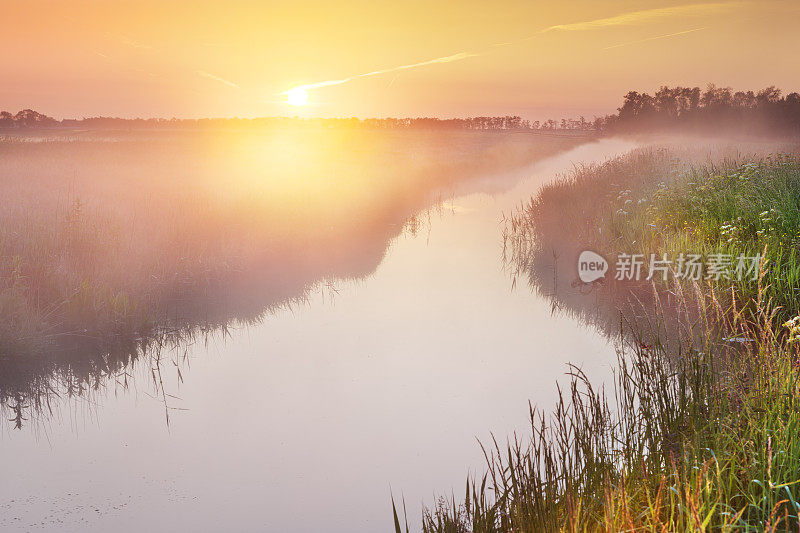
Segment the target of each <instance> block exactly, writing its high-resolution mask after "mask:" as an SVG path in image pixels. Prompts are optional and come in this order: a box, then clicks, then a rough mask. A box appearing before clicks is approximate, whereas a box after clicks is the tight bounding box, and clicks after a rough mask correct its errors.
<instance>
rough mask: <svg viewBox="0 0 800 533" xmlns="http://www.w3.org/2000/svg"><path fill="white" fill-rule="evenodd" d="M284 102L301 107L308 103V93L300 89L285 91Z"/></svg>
mask: <svg viewBox="0 0 800 533" xmlns="http://www.w3.org/2000/svg"><path fill="white" fill-rule="evenodd" d="M286 102H287V103H289V104H291V105H296V106H301V105H306V104H307V103H308V91H306V90H305V89H303V88H301V87H297V88H295V89H290V90H288V91H286Z"/></svg>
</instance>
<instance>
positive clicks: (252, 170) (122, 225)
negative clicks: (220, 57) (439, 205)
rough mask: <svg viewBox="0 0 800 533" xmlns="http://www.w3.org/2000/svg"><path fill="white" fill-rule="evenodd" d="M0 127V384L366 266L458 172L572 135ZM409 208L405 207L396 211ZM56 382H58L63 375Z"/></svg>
mask: <svg viewBox="0 0 800 533" xmlns="http://www.w3.org/2000/svg"><path fill="white" fill-rule="evenodd" d="M34 133H36V135H34V136H29V137H25V136H22V137H20V136H16V137H8V138H5V139H4V140H0V189H2V194H3V196H4V198H5V199H6V201H5V202H3V205H2V208H1V209H0V318H1V320H0V366H2V372H0V374H1V375H2V379H0V396H2V397H3V398H12V399H14V402H15V403H16V404H21V403H24V401H22V400H20V398H23V399H24V398H29V397H35V396H36V394H37V391H48V390H51V389H52V388H53V387H55V385H54V384H53V383H50V381H52V379H51V378H53V377H54V376H57V377H58V380H57V381H58V382H59V383H60V385H59V386H58V388H59V389H65V390H67V391H77V390H82V389H84V388H87V387H88V384H91V383H96V382H97V381H98V380H101V379H104V377H108V376H113V375H115V374H116V373H118V372H119V371H120V370H121V369H124V368H125V367H126V365H128V364H129V363H130V362H132V361H134V360H135V359H136V358H137V357H138V355H139V354H140V353H141V352H142V349H143V348H145V347H146V346H148V345H149V344H153V343H155V344H160V343H162V342H163V341H164V340H165V339H167V338H174V339H181V338H183V337H185V336H190V335H192V334H193V333H194V332H197V331H209V330H213V329H218V328H224V327H225V326H226V325H228V324H236V323H251V322H255V321H258V320H260V319H261V318H262V317H263V316H264V314H265V313H268V312H270V311H271V310H274V309H276V308H278V307H280V306H285V305H291V304H292V303H294V302H297V301H301V300H302V299H303V298H304V297H305V295H306V294H307V293H308V291H309V290H311V289H313V288H314V287H316V286H319V285H320V284H327V283H333V282H334V281H335V280H338V279H354V278H361V277H364V276H367V275H369V274H370V273H371V272H372V271H373V270H374V269H375V268H376V266H377V265H378V264H379V263H380V261H381V259H382V258H383V255H384V253H385V251H386V248H387V246H388V245H389V243H390V242H391V240H392V239H393V238H394V237H396V236H397V235H399V234H400V233H401V232H402V231H409V230H411V231H413V229H414V227H415V226H414V223H413V222H414V217H415V215H416V214H417V213H418V212H419V211H420V210H422V209H424V208H426V207H427V206H429V205H431V204H432V203H433V202H434V201H435V200H436V199H437V198H440V197H441V195H442V194H444V195H446V194H447V192H446V191H447V189H448V188H451V187H455V186H457V185H458V183H460V182H463V181H465V180H468V179H469V178H471V177H477V176H481V175H485V174H486V173H489V172H502V171H504V170H509V169H512V168H516V167H518V166H521V165H525V164H529V163H531V162H532V161H534V160H536V159H538V158H542V157H545V156H547V155H550V154H553V153H556V152H558V151H561V150H565V149H567V148H569V147H571V146H574V145H575V144H577V143H579V142H582V140H581V139H572V138H557V137H544V136H542V137H535V138H532V137H530V136H524V135H512V134H508V133H504V132H473V131H446V132H436V131H425V130H422V131H391V130H390V131H367V130H349V129H347V128H337V129H309V128H303V129H298V130H293V129H292V128H286V129H279V130H275V129H250V130H242V131H221V132H220V131H200V132H197V131H183V132H182V131H136V132H127V131H75V132H47V131H35V132H34ZM409 221H410V222H409ZM61 384H66V385H61Z"/></svg>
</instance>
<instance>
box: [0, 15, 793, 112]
mask: <svg viewBox="0 0 800 533" xmlns="http://www.w3.org/2000/svg"><path fill="white" fill-rule="evenodd" d="M0 6H2V15H3V19H4V22H3V29H2V31H0V50H2V54H0V72H2V77H0V109H5V110H11V111H17V110H19V109H21V108H24V107H30V108H34V109H37V110H39V111H41V112H44V113H46V114H49V115H52V116H56V117H58V118H62V117H82V116H97V115H113V116H125V117H134V116H143V117H149V116H164V117H171V116H178V117H201V116H247V117H250V116H267V115H299V116H360V117H365V116H423V115H424V116H442V117H446V116H472V115H488V114H520V115H523V116H525V117H528V118H546V117H561V116H576V115H579V114H584V115H586V116H587V117H591V116H593V115H595V114H602V113H606V112H610V111H613V110H614V109H615V108H616V107H617V106H618V105H619V102H620V100H621V97H622V95H623V94H624V93H625V92H626V91H627V90H630V89H636V90H647V91H652V90H654V89H656V88H657V87H658V86H659V85H661V84H683V85H692V86H694V85H700V86H705V85H706V84H707V83H709V82H714V83H716V84H718V85H730V86H732V87H734V88H737V89H738V88H759V87H763V86H765V85H770V84H774V85H777V86H779V87H782V88H783V89H784V90H788V91H791V90H800V69H798V68H797V61H798V60H797V58H798V56H800V36H799V34H800V32H798V30H800V6H799V5H798V4H797V3H796V2H792V1H770V2H746V1H733V2H713V1H712V2H688V3H687V2H642V1H638V2H634V1H620V0H614V1H606V2H602V1H597V0H586V1H563V2H555V1H553V2H543V1H531V0H527V1H518V2H517V1H515V2H488V1H485V0H481V1H472V0H460V1H451V2H437V1H431V0H428V1H417V0H409V1H404V2H396V1H392V2H388V1H381V0H372V1H364V2H356V1H352V2H343V1H334V0H329V1H311V2H308V1H272V2H263V1H262V2H258V1H244V0H225V1H208V0H205V1H204V0H192V1H184V0H173V1H171V2H170V1H164V0H160V1H152V0H137V1H129V0H113V1H112V0H108V1H97V0H94V1H90V0H75V1H59V0H50V1H44V0H0ZM442 58H444V59H442ZM433 60H436V61H433ZM419 63H425V64H423V65H418V64H419ZM414 65H416V66H414ZM400 66H406V67H408V68H403V69H399V70H393V69H395V68H396V67H400ZM376 71H378V73H375V72H376ZM368 73H374V74H370V75H366V74H368ZM350 78H352V79H350ZM347 79H350V80H349V81H345V82H343V83H338V84H329V83H327V82H331V81H336V80H347ZM299 85H312V86H314V85H322V86H319V87H316V88H311V89H309V90H308V96H309V105H306V106H303V107H293V106H289V105H287V104H286V96H285V95H284V94H281V93H283V92H285V91H287V90H289V89H291V88H292V87H296V86H299Z"/></svg>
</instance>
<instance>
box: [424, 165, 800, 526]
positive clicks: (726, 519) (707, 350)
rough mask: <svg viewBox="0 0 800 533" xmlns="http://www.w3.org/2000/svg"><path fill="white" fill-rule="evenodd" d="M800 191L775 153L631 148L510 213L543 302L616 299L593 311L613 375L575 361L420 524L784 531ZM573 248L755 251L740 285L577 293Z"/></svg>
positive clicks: (519, 261)
mask: <svg viewBox="0 0 800 533" xmlns="http://www.w3.org/2000/svg"><path fill="white" fill-rule="evenodd" d="M709 154H710V157H709ZM798 186H800V163H799V162H798V159H797V158H796V157H793V156H788V155H785V154H784V155H774V156H771V157H763V154H757V155H755V156H745V157H743V156H742V154H740V153H734V154H733V156H732V157H731V154H730V151H727V152H726V151H725V150H722V151H720V150H716V149H715V150H714V151H713V153H711V152H708V151H706V152H705V153H704V152H703V151H698V150H696V149H695V150H685V149H684V150H681V151H680V152H678V153H677V154H676V152H675V150H666V149H661V150H652V149H651V150H641V151H637V152H634V153H632V154H630V155H628V156H626V157H623V158H618V159H615V160H612V161H610V162H608V163H606V164H604V165H602V166H593V167H587V168H581V169H577V170H576V171H575V172H574V173H573V174H572V175H571V176H568V177H565V178H563V179H562V180H561V181H559V182H557V183H555V184H553V185H551V186H549V187H546V188H545V189H544V190H543V191H542V192H541V194H540V195H539V196H538V197H537V198H535V199H533V200H532V201H531V203H529V204H527V205H526V206H524V208H523V209H522V210H521V211H520V212H519V213H517V214H516V215H515V216H513V217H511V218H510V219H509V220H508V227H507V229H506V233H505V240H506V247H507V252H508V256H509V259H510V261H511V264H512V265H513V267H514V273H515V274H516V275H522V276H528V279H529V281H531V283H532V284H533V286H534V287H535V288H536V289H537V290H539V291H540V292H541V293H542V294H547V296H548V297H549V298H551V299H553V300H554V301H555V302H559V301H560V303H561V304H563V305H566V306H567V308H568V309H571V310H572V311H573V312H575V313H577V314H580V315H581V316H587V315H590V314H591V313H593V312H596V309H595V310H590V309H593V304H594V303H595V301H596V298H594V296H596V295H598V294H599V296H600V297H601V298H602V297H605V298H607V299H608V298H617V297H619V296H621V295H623V294H624V295H626V296H627V297H628V304H629V305H628V306H627V307H626V309H628V310H633V313H632V314H628V313H622V314H621V313H620V311H619V309H621V308H622V307H621V306H618V305H612V304H609V303H608V302H605V303H606V306H605V307H604V308H602V312H605V313H607V314H608V315H609V317H614V316H615V317H616V319H613V318H606V319H604V320H602V321H601V323H602V324H603V326H604V327H605V328H606V331H607V333H608V334H613V331H612V330H613V329H614V326H613V324H614V323H616V327H615V330H616V335H618V336H619V338H620V342H619V343H618V344H617V346H618V347H619V354H618V367H617V370H616V374H615V379H614V381H613V383H609V384H605V385H604V386H603V387H601V388H597V387H596V386H594V385H593V384H592V381H591V379H590V377H589V376H586V375H585V374H583V373H582V372H581V371H580V369H579V368H577V367H571V369H570V372H569V375H570V382H569V385H568V387H567V388H566V389H559V390H558V398H559V401H558V402H557V407H556V408H555V410H554V411H553V412H551V413H544V412H542V411H540V410H538V409H536V408H534V407H531V408H530V421H531V434H530V436H529V437H528V438H527V439H526V440H522V439H519V438H518V437H516V436H515V437H514V439H512V440H509V441H505V442H500V441H497V440H493V441H492V442H491V443H486V444H485V445H484V453H485V458H486V465H487V471H486V473H485V475H483V476H481V477H478V478H470V479H468V480H467V483H466V487H465V492H464V493H463V496H462V497H461V498H459V499H456V498H455V497H454V498H452V499H451V500H450V501H448V500H440V501H439V502H437V503H436V504H435V505H433V506H432V507H431V508H428V509H426V510H425V512H424V515H423V530H424V531H426V532H453V533H456V532H458V533H460V532H468V531H471V532H476V533H477V532H501V531H502V532H510V531H536V532H538V531H575V532H577V531H653V532H656V531H658V532H666V531H670V532H672V531H686V532H688V531H693V532H694V531H796V530H798V528H800V518H799V517H800V503H798V502H799V501H800V441H799V440H798V439H797V438H796V436H797V434H798V430H800V411H799V410H798V407H800V365H798V356H800V351H799V350H798V345H799V344H800V327H798V325H799V324H800V318H792V317H795V316H796V315H797V314H798V312H799V311H800V306H798V305H797V300H796V297H795V294H796V291H797V290H798V283H797V281H796V280H797V278H796V277H795V273H794V272H795V268H796V267H795V262H794V252H793V249H792V246H793V243H795V242H796V237H795V235H796V233H797V228H798V227H800V226H798V222H800V220H798V218H797V209H798V206H800V201H798V200H800V187H798ZM765 211H767V213H764V212H765ZM732 222H733V223H735V228H736V230H735V231H727V230H725V229H724V228H723V229H721V227H722V226H724V225H725V224H728V225H729V227H731V223H732ZM732 237H733V238H732ZM587 248H588V249H593V250H596V251H600V252H602V253H605V254H608V255H607V257H608V256H611V255H613V254H615V253H616V252H618V251H624V252H627V253H648V254H649V253H661V252H668V253H669V252H676V251H681V252H687V251H698V252H700V253H711V252H712V251H725V252H728V253H736V254H738V253H746V254H750V253H759V252H761V253H762V254H763V255H764V257H763V259H762V262H761V264H760V266H759V269H758V272H757V274H758V275H757V278H756V279H755V280H753V281H749V282H741V283H740V282H738V281H736V280H719V281H714V280H699V281H694V282H687V281H681V280H671V281H668V282H658V281H655V282H648V283H641V284H632V285H629V286H627V287H622V286H621V284H615V283H613V282H611V281H610V282H607V283H606V284H605V285H603V286H597V287H594V288H595V289H596V290H595V291H594V294H592V295H591V297H587V294H586V293H581V292H580V288H581V286H580V285H578V286H577V288H578V290H575V289H576V286H575V285H574V284H572V283H571V281H572V280H573V279H574V276H575V274H574V273H573V272H574V270H572V269H574V266H573V265H574V264H575V262H574V260H573V259H575V258H577V252H579V251H580V250H582V249H587ZM554 258H555V262H556V263H557V265H553V264H552V263H553V261H554ZM562 262H563V263H562ZM548 263H549V267H550V268H546V269H543V268H542V265H543V264H548ZM564 264H565V265H567V266H566V267H563V266H562V265H564ZM559 267H561V268H559ZM554 274H557V276H555V277H559V276H560V277H561V278H565V281H559V280H558V279H555V280H553V279H552V277H553V275H554ZM548 288H550V289H552V292H548ZM569 288H572V289H573V292H575V293H576V294H578V295H579V296H578V297H574V298H571V297H570V296H568V295H565V292H566V290H567V289H569ZM648 291H649V292H650V293H651V294H652V297H651V298H647V297H646V293H647V292H648ZM581 297H582V300H581ZM565 298H566V301H565ZM570 298H571V299H570ZM589 300H591V302H592V304H589V303H587V301H589ZM665 302H667V303H668V305H665V304H664V303H665ZM616 303H619V302H618V301H617V302H616ZM554 305H556V304H554ZM584 305H585V306H586V307H585V308H581V306H584ZM636 305H638V306H639V308H638V309H635V306H636ZM787 319H788V320H787Z"/></svg>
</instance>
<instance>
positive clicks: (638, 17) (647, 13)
mask: <svg viewBox="0 0 800 533" xmlns="http://www.w3.org/2000/svg"><path fill="white" fill-rule="evenodd" d="M745 3H746V2H711V3H702V4H689V5H682V6H673V7H663V8H656V9H646V10H641V11H631V12H628V13H622V14H620V15H615V16H613V17H606V18H601V19H595V20H587V21H583V22H573V23H570V24H557V25H555V26H549V27H547V28H544V29H543V30H540V31H539V32H537V33H535V34H534V35H530V36H528V37H525V38H522V39H519V40H516V41H508V42H502V43H497V44H494V45H492V46H491V47H490V48H489V49H487V50H485V51H483V52H481V53H473V52H459V53H457V54H453V55H449V56H444V57H437V58H435V59H429V60H427V61H421V62H419V63H411V64H409V65H400V66H399V67H392V68H386V69H381V70H373V71H372V72H365V73H364V74H357V75H355V76H350V77H349V78H342V79H338V80H325V81H319V82H316V83H307V84H305V85H298V86H297V87H292V88H291V89H288V90H286V91H284V92H282V93H281V94H285V95H288V94H289V93H292V92H295V93H298V92H305V91H308V90H311V89H320V88H322V87H329V86H331V85H341V84H343V83H348V82H350V81H353V80H357V79H359V78H366V77H367V76H377V75H379V74H386V73H389V72H397V71H400V70H406V69H412V68H418V67H422V66H425V65H433V64H436V63H450V62H452V61H461V60H463V59H467V58H470V57H477V56H480V55H484V54H486V53H488V51H489V50H491V49H493V48H497V47H504V46H511V45H517V44H521V43H523V42H525V41H528V40H530V39H534V38H536V37H539V36H541V35H543V34H546V33H550V32H555V31H563V32H573V31H587V30H596V29H601V28H609V27H615V26H625V25H631V24H641V23H646V22H653V21H657V20H660V19H663V18H669V17H686V16H697V15H710V14H717V13H721V12H724V11H727V10H731V9H734V8H736V7H739V6H741V5H744V4H745ZM703 29H706V28H695V29H692V30H686V31H681V32H676V33H670V34H666V35H658V36H656V37H649V38H647V39H641V40H639V41H632V42H630V43H621V44H618V45H613V46H609V47H607V48H605V49H606V50H607V49H610V48H616V47H619V46H627V45H629V44H635V43H640V42H646V41H652V40H656V39H664V38H667V37H674V36H678V35H683V34H686V33H691V32H695V31H700V30H703Z"/></svg>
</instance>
